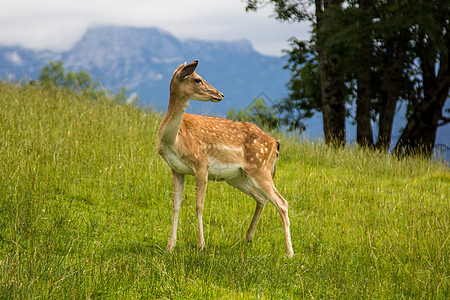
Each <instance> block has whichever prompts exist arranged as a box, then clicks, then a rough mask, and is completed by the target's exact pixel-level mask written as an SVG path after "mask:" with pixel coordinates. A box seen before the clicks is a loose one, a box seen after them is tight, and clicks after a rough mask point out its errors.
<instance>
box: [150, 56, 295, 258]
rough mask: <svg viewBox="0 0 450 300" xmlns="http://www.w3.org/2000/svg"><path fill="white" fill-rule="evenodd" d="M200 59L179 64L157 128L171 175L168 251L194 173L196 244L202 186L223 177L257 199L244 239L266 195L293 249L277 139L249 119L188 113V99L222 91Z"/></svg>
mask: <svg viewBox="0 0 450 300" xmlns="http://www.w3.org/2000/svg"><path fill="white" fill-rule="evenodd" d="M198 63H199V61H198V60H195V61H193V62H192V63H189V64H186V62H185V63H184V64H181V65H179V66H178V67H177V68H176V69H175V71H174V73H173V76H172V79H171V81H170V99H169V105H168V108H167V112H166V114H165V116H164V118H163V119H162V121H161V123H160V125H159V128H158V140H159V143H158V153H159V154H160V155H161V156H162V158H163V159H164V160H165V161H166V162H167V164H168V165H169V167H170V169H171V171H172V177H173V207H172V226H171V230H170V236H169V242H168V245H167V249H166V251H167V252H169V253H171V252H172V251H173V249H174V247H175V244H176V239H177V226H178V216H179V212H180V208H181V202H182V197H183V196H182V195H183V188H184V177H185V175H193V176H195V184H196V202H195V203H196V204H195V210H196V215H197V223H198V241H197V248H198V249H199V250H204V249H205V248H206V246H205V240H204V236H203V218H202V216H203V209H204V202H205V194H206V186H207V182H208V180H210V181H225V182H226V183H228V184H229V185H231V186H233V187H234V188H236V189H238V190H240V191H242V192H243V193H245V194H247V195H249V196H250V197H252V198H253V199H254V200H255V201H256V209H255V212H254V215H253V218H252V220H251V223H250V227H249V228H248V230H247V232H246V235H245V239H244V240H245V241H246V242H250V241H251V240H252V239H253V237H254V235H255V231H256V226H257V223H258V221H259V219H260V216H261V212H262V210H263V208H264V206H265V204H266V203H267V202H268V201H270V202H271V203H272V204H273V205H274V206H275V207H276V209H277V210H278V212H279V215H280V216H281V220H282V224H283V229H284V238H285V244H286V253H287V256H288V258H291V257H292V256H293V255H294V251H293V249H292V243H291V235H290V231H289V217H288V203H287V201H286V200H285V199H284V198H283V197H282V196H281V195H280V193H279V192H278V191H277V189H276V188H275V186H274V183H273V177H274V175H275V163H276V161H277V158H278V153H279V149H280V142H279V141H278V140H277V139H275V138H273V137H271V136H270V135H269V134H267V133H265V132H264V131H263V130H261V129H260V128H258V127H257V126H256V125H254V124H252V123H249V122H238V121H232V120H228V119H223V118H218V117H210V116H202V115H196V114H189V113H186V109H187V108H188V106H189V100H196V101H210V102H213V103H217V102H220V101H221V100H222V99H223V98H224V95H223V94H222V93H221V92H220V91H218V90H217V89H215V88H214V87H213V86H212V85H211V84H209V83H208V82H207V81H205V80H204V79H203V78H202V77H201V76H200V75H198V74H197V73H196V72H195V69H196V68H197V66H198Z"/></svg>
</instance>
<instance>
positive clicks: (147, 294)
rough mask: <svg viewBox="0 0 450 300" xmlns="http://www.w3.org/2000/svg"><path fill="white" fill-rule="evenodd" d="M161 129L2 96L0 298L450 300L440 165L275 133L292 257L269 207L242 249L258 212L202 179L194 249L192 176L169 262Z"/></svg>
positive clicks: (58, 102) (144, 119)
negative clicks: (200, 236)
mask: <svg viewBox="0 0 450 300" xmlns="http://www.w3.org/2000/svg"><path fill="white" fill-rule="evenodd" d="M211 105H213V104H211ZM161 118H162V116H161V115H160V114H157V113H155V112H154V111H152V110H151V109H147V110H144V109H141V108H136V107H133V106H127V105H120V104H112V103H110V101H108V100H102V101H97V102H94V101H90V100H88V99H84V98H82V97H81V96H78V95H74V94H69V93H65V92H62V91H46V90H42V89H39V88H36V87H31V86H28V87H25V88H23V87H18V86H15V85H13V84H10V83H2V84H0V298H1V299H15V298H38V299H48V298H53V299H56V298H58V299H59V298H127V299H135V298H163V299H171V298H177V299H191V298H193V299H197V298H198V299H205V298H206V299H218V298H219V299H220V298H222V299H230V298H237V299H249V298H250V299H251V298H268V299H271V298H273V299H298V298H325V299H329V298H335V299H342V298H344V299H348V298H367V299H377V298H378V299H387V298H400V299H402V298H404V299H410V298H416V299H420V298H425V299H445V298H447V297H448V296H449V276H450V275H449V268H450V267H449V261H450V256H449V248H450V247H449V243H450V241H449V236H450V231H449V226H450V220H449V218H450V212H449V199H450V171H449V168H448V166H445V165H443V164H442V163H438V162H430V161H428V160H426V159H422V158H420V157H419V158H414V159H412V158H408V159H401V160H399V159H395V158H392V157H391V156H389V155H387V154H383V153H379V152H372V151H366V150H362V149H358V148H356V147H347V148H343V149H332V148H328V147H326V146H324V145H323V144H322V143H320V142H313V141H307V140H302V139H298V138H294V137H289V136H288V137H286V136H283V135H281V134H279V135H278V138H279V139H281V144H282V147H281V155H280V159H279V160H278V166H277V174H276V177H275V181H276V186H277V187H278V190H279V191H280V193H281V194H282V195H283V196H284V197H285V198H286V199H287V200H288V202H289V216H290V220H291V234H292V242H293V247H294V251H295V255H294V258H293V259H291V260H288V259H286V257H285V248H284V237H283V231H282V226H281V220H280V218H279V215H278V213H277V212H276V210H275V208H274V207H273V205H271V204H268V205H267V206H266V208H265V209H264V212H263V215H262V217H261V220H260V223H259V224H258V229H257V232H256V236H255V238H254V241H253V242H252V243H250V244H246V243H244V241H243V237H244V234H245V232H246V229H247V227H248V225H249V224H250V221H251V217H252V214H253V210H254V207H255V203H254V201H253V200H252V199H251V198H249V197H248V196H245V195H243V194H242V193H240V192H238V191H237V190H235V189H233V188H231V187H229V186H227V185H226V184H225V183H212V182H211V183H210V184H209V186H208V191H207V195H206V197H207V198H206V204H205V212H204V226H205V239H206V244H207V250H206V251H204V252H198V251H197V249H196V243H197V238H196V234H197V233H196V216H195V184H194V180H193V178H192V177H187V183H186V185H185V193H184V198H183V199H184V200H183V204H182V211H181V214H180V223H179V234H178V243H177V247H176V249H175V250H174V253H173V254H167V253H165V251H164V249H165V247H166V245H167V241H168V237H169V230H170V220H171V209H172V205H171V193H172V180H171V174H170V172H169V168H168V166H167V165H166V163H165V162H164V161H163V160H162V159H161V158H160V157H159V156H158V154H157V135H156V131H157V128H158V124H159V121H160V120H161Z"/></svg>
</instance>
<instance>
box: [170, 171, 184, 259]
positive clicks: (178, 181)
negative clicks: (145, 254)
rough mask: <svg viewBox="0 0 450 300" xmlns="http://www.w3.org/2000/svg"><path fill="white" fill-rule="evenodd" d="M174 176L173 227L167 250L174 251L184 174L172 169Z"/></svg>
mask: <svg viewBox="0 0 450 300" xmlns="http://www.w3.org/2000/svg"><path fill="white" fill-rule="evenodd" d="M172 178H173V208H172V228H171V230H170V238H169V244H168V245H167V252H172V250H173V248H174V247H175V244H176V242H177V226H178V215H179V213H180V207H181V200H182V199H183V188H184V174H180V173H177V172H175V171H174V170H172Z"/></svg>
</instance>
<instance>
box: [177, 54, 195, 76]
mask: <svg viewBox="0 0 450 300" xmlns="http://www.w3.org/2000/svg"><path fill="white" fill-rule="evenodd" d="M197 65H198V59H197V60H194V61H193V62H191V63H190V64H187V65H185V66H184V67H183V68H182V69H181V71H180V73H179V76H180V78H181V79H184V78H186V77H187V76H189V75H192V73H194V71H195V69H196V68H197Z"/></svg>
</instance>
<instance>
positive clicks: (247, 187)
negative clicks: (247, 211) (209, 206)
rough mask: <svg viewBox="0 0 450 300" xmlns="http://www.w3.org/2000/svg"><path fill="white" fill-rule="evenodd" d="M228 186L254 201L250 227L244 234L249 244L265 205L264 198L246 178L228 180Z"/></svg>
mask: <svg viewBox="0 0 450 300" xmlns="http://www.w3.org/2000/svg"><path fill="white" fill-rule="evenodd" d="M227 183H228V184H229V185H231V186H233V187H235V188H237V189H238V190H240V191H241V192H244V193H245V194H247V195H249V196H251V197H252V198H253V199H255V201H256V208H255V212H254V214H253V218H252V221H251V223H250V226H249V227H248V230H247V233H246V234H245V241H246V242H250V241H251V240H252V239H253V237H254V235H255V231H256V226H257V225H258V221H259V218H260V217H261V213H262V211H263V208H264V206H265V205H266V202H267V200H266V198H265V197H263V196H261V195H260V193H258V191H257V190H256V189H255V188H254V185H253V184H252V181H251V180H250V179H249V178H247V177H239V178H237V179H234V180H230V181H228V182H227Z"/></svg>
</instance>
